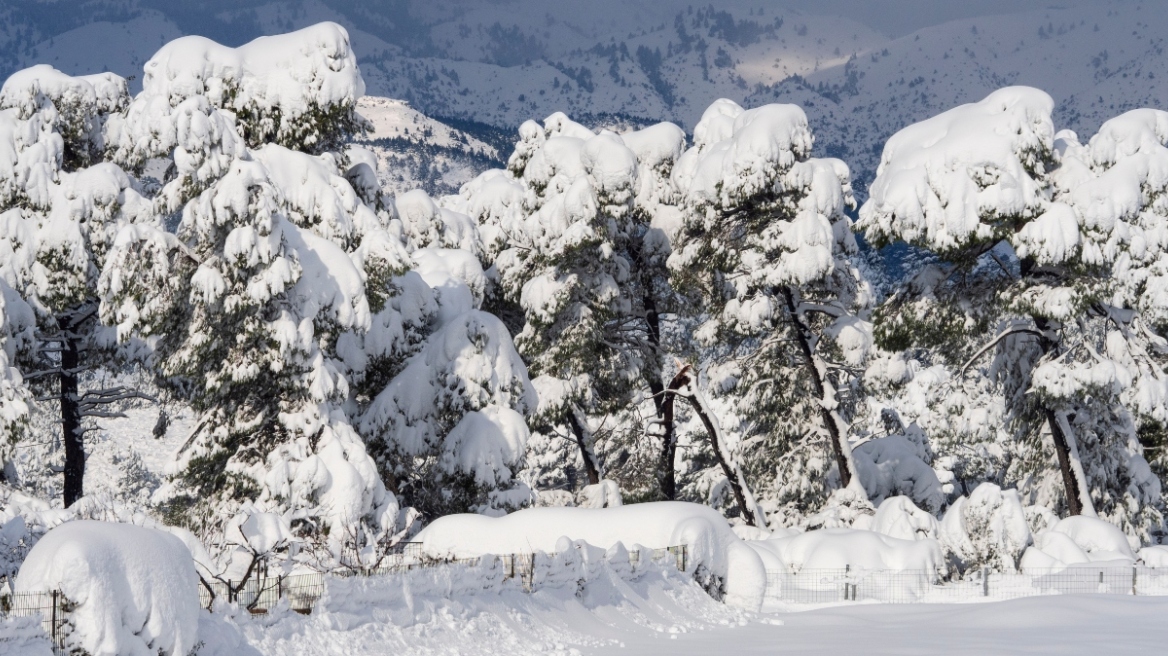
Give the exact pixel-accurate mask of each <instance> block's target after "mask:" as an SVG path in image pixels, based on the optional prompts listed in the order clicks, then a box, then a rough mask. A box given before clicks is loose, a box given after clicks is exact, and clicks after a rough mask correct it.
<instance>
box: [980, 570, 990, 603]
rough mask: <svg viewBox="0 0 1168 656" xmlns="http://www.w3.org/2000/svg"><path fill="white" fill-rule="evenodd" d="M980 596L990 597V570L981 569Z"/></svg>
mask: <svg viewBox="0 0 1168 656" xmlns="http://www.w3.org/2000/svg"><path fill="white" fill-rule="evenodd" d="M981 596H983V597H988V596H990V568H988V567H982V568H981Z"/></svg>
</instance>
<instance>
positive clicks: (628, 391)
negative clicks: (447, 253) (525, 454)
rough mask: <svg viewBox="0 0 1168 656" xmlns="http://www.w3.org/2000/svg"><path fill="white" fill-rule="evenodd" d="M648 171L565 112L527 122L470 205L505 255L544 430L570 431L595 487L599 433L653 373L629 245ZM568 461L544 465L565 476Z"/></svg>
mask: <svg viewBox="0 0 1168 656" xmlns="http://www.w3.org/2000/svg"><path fill="white" fill-rule="evenodd" d="M637 169H638V162H637V156H636V154H635V153H634V152H633V151H631V150H629V148H628V147H627V146H626V145H625V143H624V142H623V141H622V139H621V137H619V136H618V135H616V134H613V133H607V132H606V133H601V134H599V135H598V134H595V133H593V132H592V131H591V130H589V129H587V128H585V127H584V126H582V125H579V124H578V123H575V122H573V121H571V120H570V119H568V118H567V117H566V116H564V115H563V114H559V113H557V114H553V115H552V116H550V117H548V119H547V120H545V122H544V125H542V126H541V125H539V124H537V123H535V122H534V121H528V122H526V123H524V124H523V125H522V126H521V127H520V141H519V142H518V143H517V144H516V147H515V151H514V153H513V154H512V155H511V157H510V159H509V161H508V171H507V172H506V173H499V172H487V173H484V174H483V175H482V176H480V177H479V179H477V180H475V181H473V182H472V183H469V184H468V185H467V187H466V189H464V191H463V194H462V196H461V198H460V199H459V200H460V204H459V207H463V208H466V209H467V211H468V213H469V214H470V215H471V216H472V218H474V219H475V220H476V221H478V222H479V223H480V224H481V225H483V226H484V229H483V233H484V237H485V239H484V240H483V241H484V246H485V250H486V252H487V253H488V254H489V253H492V252H495V253H497V256H496V257H495V259H494V262H493V264H494V272H495V275H497V279H498V283H497V284H498V286H499V296H500V297H502V299H504V300H505V301H507V302H509V303H510V304H513V307H515V312H514V314H517V315H519V316H521V317H522V328H521V332H519V334H518V335H516V337H515V344H516V346H517V347H518V349H519V352H520V354H522V355H523V358H524V360H525V361H526V362H527V366H528V368H529V370H530V372H531V374H532V375H533V379H532V383H533V384H534V385H535V387H536V389H537V391H538V393H539V403H540V407H539V412H538V413H537V415H536V419H535V421H536V422H537V424H538V425H539V431H540V432H541V433H543V434H544V435H554V434H557V433H558V431H559V430H560V429H561V428H566V432H567V434H568V435H570V436H571V437H570V439H572V440H573V441H574V442H575V444H576V447H577V448H578V449H579V452H580V456H581V458H580V459H581V461H582V465H583V469H584V471H585V473H586V476H587V480H588V483H589V484H597V483H599V482H600V480H601V479H602V478H603V477H604V475H605V471H604V464H603V462H602V460H601V459H600V458H599V457H598V455H597V449H596V435H595V433H594V429H595V428H596V427H597V426H601V425H604V424H605V422H606V421H607V423H608V425H609V426H611V425H612V423H613V422H614V421H615V420H616V416H617V415H618V414H619V413H622V412H625V411H626V410H627V409H628V407H629V406H630V403H631V402H632V401H633V398H634V396H635V395H636V394H637V393H638V391H639V390H640V389H641V385H642V384H643V380H644V377H643V372H644V370H645V369H646V367H649V366H652V365H651V364H649V363H648V362H647V358H646V353H647V352H649V348H648V347H647V337H646V335H645V332H644V329H643V326H644V321H643V319H640V318H639V317H638V315H637V313H636V311H635V308H637V307H639V306H640V304H641V300H642V298H641V295H639V294H636V293H635V292H633V290H632V286H634V285H635V284H636V283H635V281H633V280H631V277H632V273H633V271H632V267H633V263H632V262H630V260H629V257H628V250H627V248H626V245H625V243H624V242H625V241H626V240H627V239H629V238H630V236H631V235H630V223H631V215H632V214H633V205H634V196H635V195H636V193H637V186H636V185H637V172H638V170H637ZM503 314H504V315H507V314H509V313H508V312H507V311H503ZM642 316H643V315H642ZM517 327H518V326H517ZM593 418H596V419H597V421H593ZM560 460H561V459H560V458H552V459H551V461H549V462H547V463H545V464H548V465H550V466H551V467H552V468H553V470H559V471H560V473H562V468H563V467H564V466H565V465H566V464H567V463H565V462H563V461H560ZM573 460H574V458H573ZM556 461H559V462H556ZM560 473H556V472H543V473H542V474H537V478H539V477H540V476H547V477H550V478H562V477H561V476H560ZM557 483H562V481H557ZM541 485H542V483H541Z"/></svg>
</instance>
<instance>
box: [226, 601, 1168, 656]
mask: <svg viewBox="0 0 1168 656" xmlns="http://www.w3.org/2000/svg"><path fill="white" fill-rule="evenodd" d="M643 594H644V596H639V595H638V596H633V597H629V598H628V599H626V600H625V601H624V602H623V603H620V604H607V603H600V604H594V603H590V602H589V601H588V600H579V599H576V598H575V597H564V596H557V595H556V594H546V595H544V594H542V593H537V594H536V595H534V596H525V595H523V594H521V593H511V594H509V595H505V596H500V597H492V598H490V599H485V600H478V601H471V602H462V603H458V602H449V603H446V604H441V605H423V604H420V605H419V606H417V607H415V608H413V609H406V608H397V609H374V608H366V609H363V610H361V611H360V612H354V613H344V614H341V613H336V614H329V615H321V616H316V617H301V616H299V615H295V614H291V613H289V614H286V615H283V616H281V617H279V618H278V619H274V620H254V619H250V618H242V619H240V620H236V621H238V622H239V624H238V626H240V627H242V633H243V637H245V639H246V642H247V643H248V644H250V645H251V646H253V647H255V648H256V649H258V651H259V652H260V653H262V654H265V655H270V656H276V655H281V656H282V655H284V654H287V655H289V656H291V655H304V656H323V655H332V654H336V655H337V656H341V655H345V656H356V655H359V654H395V655H398V654H401V655H404V654H463V653H476V654H580V655H588V654H595V655H597V656H601V655H605V656H608V655H611V656H622V655H642V654H645V655H648V654H670V655H672V656H680V655H684V654H804V655H806V654H832V655H835V656H838V655H840V654H864V655H866V656H880V655H884V654H888V655H890V656H891V655H895V656H902V655H905V654H941V653H944V654H1060V655H1062V656H1071V655H1076V654H1083V655H1092V656H1094V655H1096V654H1109V655H1117V654H1148V653H1154V652H1155V651H1156V650H1159V649H1163V645H1164V642H1165V640H1168V624H1166V623H1165V622H1164V617H1165V614H1166V613H1168V597H1123V596H1110V595H1062V596H1059V595H1053V596H1045V597H1033V598H1029V599H1018V600H1014V601H1003V602H994V603H986V604H964V605H948V604H946V605H934V604H907V605H890V604H864V603H859V604H855V603H849V604H845V605H839V606H833V607H829V608H820V609H816V610H803V611H773V612H767V613H760V614H751V613H742V612H737V611H734V610H733V609H730V608H727V607H726V606H723V605H721V604H719V603H717V602H715V601H713V600H712V599H709V598H708V597H705V595H704V593H702V592H701V591H700V590H697V589H696V588H695V587H693V586H689V585H681V584H673V585H669V586H649V587H648V588H647V589H645V590H644V593H643ZM411 612H412V613H413V614H414V615H415V616H416V617H417V618H418V619H417V620H416V621H415V622H413V623H410V624H408V625H406V626H403V625H402V624H401V623H400V620H398V619H396V618H398V617H401V616H402V615H403V614H409V613H411ZM223 653H230V652H226V651H225V652H223ZM234 653H248V651H247V650H242V649H241V650H239V651H236V652H234Z"/></svg>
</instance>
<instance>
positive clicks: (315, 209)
mask: <svg viewBox="0 0 1168 656" xmlns="http://www.w3.org/2000/svg"><path fill="white" fill-rule="evenodd" d="M261 46H262V47H263V48H265V49H267V48H269V47H271V48H272V50H271V51H269V52H267V54H266V55H265V57H261V58H256V57H253V56H251V53H252V51H253V50H255V49H256V48H260V47H261ZM329 62H332V64H330V63H329ZM257 63H266V64H265V66H263V67H259V68H257V67H256V64H257ZM334 64H335V65H334ZM146 72H147V73H146V78H145V80H144V83H143V92H142V94H140V95H139V96H138V97H137V98H135V99H134V101H133V102H132V103H131V105H130V107H129V109H128V111H127V112H126V114H125V115H124V116H122V117H120V118H119V121H117V122H116V124H115V125H114V127H113V128H111V133H112V134H114V135H115V137H116V138H117V139H118V141H117V150H116V154H117V156H118V157H121V158H123V160H124V161H126V162H127V165H137V166H138V167H139V170H141V168H140V167H141V166H142V165H143V164H144V163H145V162H146V161H147V160H148V159H149V158H152V157H158V156H171V157H172V162H171V166H170V168H169V170H168V173H167V176H166V177H167V179H166V180H164V181H163V183H164V184H163V186H162V187H161V189H160V190H159V191H158V194H157V197H156V199H155V202H156V205H157V206H158V207H159V210H160V213H161V212H169V211H174V210H178V209H181V218H180V219H179V220H178V222H177V228H176V231H175V232H173V233H172V232H169V231H167V230H166V229H165V227H164V225H162V224H160V223H159V222H156V223H152V224H144V225H136V226H132V227H130V228H128V229H127V230H125V231H123V232H122V233H120V234H119V236H118V241H117V244H116V248H115V250H114V252H113V253H112V254H111V257H110V260H109V262H108V263H107V266H106V267H105V270H104V271H103V275H102V292H103V304H102V312H103V317H104V318H105V319H106V320H107V321H108V322H109V323H111V324H112V325H115V326H116V327H117V330H118V334H119V337H120V338H122V339H127V338H129V337H132V336H134V337H140V338H144V339H148V340H150V341H151V343H152V345H153V347H154V354H153V357H154V360H153V362H154V366H155V368H156V370H157V372H158V373H159V375H160V377H161V378H162V382H163V384H164V385H165V387H166V388H167V389H168V390H169V391H170V392H171V393H173V394H175V395H177V396H178V397H180V398H183V399H185V400H186V401H187V402H189V403H190V404H191V405H192V406H193V407H194V409H195V410H196V411H197V412H198V413H199V422H198V425H197V426H196V428H195V429H194V431H193V432H192V434H191V435H190V437H189V438H188V440H187V442H186V443H185V444H184V446H183V448H182V449H181V452H180V455H179V462H178V464H177V470H178V474H177V475H176V476H175V477H174V478H173V479H172V480H171V481H169V482H168V484H167V486H166V487H165V489H164V492H165V495H164V496H165V497H166V500H167V504H168V508H169V509H170V510H171V511H172V512H173V513H174V518H175V519H176V520H184V521H187V522H190V523H192V524H194V525H196V527H197V528H200V529H204V530H219V529H221V528H222V527H223V526H225V525H226V522H227V521H228V520H229V519H230V517H231V514H232V513H233V512H234V511H235V510H236V509H239V508H241V507H242V506H241V504H243V503H245V502H252V501H254V502H256V503H258V504H259V505H260V506H263V507H267V508H271V509H274V510H277V511H279V512H281V513H285V514H286V516H287V518H289V519H291V520H293V522H294V525H295V526H296V527H297V529H298V530H300V531H301V532H302V533H305V534H313V533H322V532H328V531H329V530H330V528H336V529H338V532H337V533H336V534H334V535H339V534H340V529H342V528H345V527H351V526H353V525H355V524H358V523H368V524H369V525H371V526H372V527H374V528H375V529H376V528H377V527H380V529H381V530H389V529H391V528H392V527H393V525H394V524H395V522H396V521H397V511H398V508H397V501H396V499H395V498H394V497H393V496H392V495H388V494H387V493H386V491H385V488H384V485H383V484H382V481H381V479H380V477H379V475H378V472H377V468H376V465H375V464H374V462H373V461H372V460H371V459H370V458H369V456H368V454H367V452H366V450H365V447H364V444H363V443H362V441H361V439H360V437H359V436H358V435H357V433H356V431H355V430H354V429H353V428H352V426H351V425H350V421H349V415H348V411H347V410H346V407H347V404H348V403H349V402H350V398H351V395H352V390H351V388H350V383H349V378H348V376H347V374H352V372H353V371H364V369H365V368H366V367H367V366H368V364H369V362H370V361H371V360H374V361H375V360H376V356H377V350H376V349H370V350H371V351H373V352H374V357H373V358H369V357H365V356H364V354H363V353H362V352H361V348H360V347H361V342H362V340H363V339H364V338H365V337H366V335H367V334H368V333H369V332H370V330H371V328H373V327H374V324H373V322H374V319H373V317H374V310H373V308H371V305H370V299H372V300H373V302H374V304H375V305H376V313H377V314H380V313H381V312H382V311H384V309H385V307H386V306H387V305H389V304H388V303H387V297H388V296H390V295H392V290H391V289H390V288H389V285H388V283H389V281H390V280H392V278H393V276H394V275H396V274H398V273H400V272H402V271H404V269H405V268H406V260H405V257H406V256H405V253H404V250H403V249H402V248H401V245H400V241H398V240H395V238H394V237H393V235H390V234H389V233H388V232H387V228H386V223H387V218H386V217H380V216H378V214H377V212H376V211H375V210H374V209H372V208H369V207H368V206H366V205H365V204H364V200H363V198H361V196H360V195H359V194H358V193H357V191H356V190H355V189H354V188H353V187H352V186H351V184H350V183H349V181H348V179H349V176H350V175H353V176H356V177H359V176H360V175H361V172H360V171H354V170H353V169H354V168H356V167H357V166H358V163H355V162H349V161H347V157H346V156H345V155H344V154H340V153H329V152H324V153H322V154H320V155H319V156H317V155H312V154H307V153H302V152H296V151H292V150H289V149H287V148H285V147H283V146H280V145H276V144H268V145H261V144H262V142H263V140H264V139H267V138H272V139H278V140H281V141H284V142H285V143H287V144H289V145H294V146H297V147H301V148H304V149H305V150H309V151H312V152H318V151H320V150H322V149H323V148H324V147H325V146H328V145H330V144H334V143H335V142H336V140H337V139H339V138H340V137H339V136H338V135H344V134H347V131H348V130H349V129H350V127H351V125H352V122H353V120H355V119H354V118H353V116H355V115H352V116H351V115H350V112H349V109H351V108H352V107H354V106H355V103H356V100H357V97H359V95H360V93H361V92H362V91H363V88H364V86H363V83H362V82H361V80H360V76H359V74H358V72H357V70H356V65H355V60H354V59H353V55H352V53H351V51H349V49H348V39H347V35H346V34H345V33H344V31H343V30H342V29H341V28H340V27H339V26H336V25H332V24H322V25H320V26H316V27H314V28H309V29H308V30H302V31H301V32H298V33H293V34H291V35H285V36H283V37H278V38H272V39H264V40H262V41H258V42H255V43H253V44H249V45H247V46H244V47H242V48H240V49H236V50H231V49H227V48H223V47H222V46H218V45H217V44H213V43H209V42H207V41H206V40H201V39H192V38H187V39H180V40H178V41H176V42H173V43H171V44H169V45H168V46H167V47H165V48H163V50H162V51H160V53H159V54H158V55H156V56H155V58H153V59H152V60H151V61H150V62H149V63H148V64H147V66H146ZM302 75H309V76H310V77H313V79H314V80H315V81H314V82H311V83H306V84H299V83H297V84H296V85H294V86H293V87H291V88H294V90H295V93H292V94H282V95H275V96H270V94H271V93H272V92H273V91H274V90H275V89H277V88H278V86H279V85H281V84H285V83H286V82H287V80H285V78H286V77H288V76H291V77H292V78H293V80H298V79H299V78H298V77H297V76H302ZM302 81H304V80H302ZM220 108H231V109H233V110H234V111H233V113H227V112H225V111H223V110H222V109H220ZM234 112H238V114H236V113H234ZM248 121H255V122H256V123H254V124H252V125H250V127H249V124H248ZM269 124H271V125H274V127H271V125H269ZM264 125H269V127H264ZM241 130H242V132H243V134H241ZM249 145H250V146H255V149H254V150H252V149H250V148H249V147H248V146H249ZM366 191H367V190H366ZM367 281H370V282H372V283H375V284H384V285H385V286H384V287H383V288H381V289H379V290H378V291H377V293H372V294H369V295H367V294H366V282H367ZM384 323H385V322H384V321H383V322H382V323H381V324H378V325H379V326H383V325H384ZM389 348H392V347H389Z"/></svg>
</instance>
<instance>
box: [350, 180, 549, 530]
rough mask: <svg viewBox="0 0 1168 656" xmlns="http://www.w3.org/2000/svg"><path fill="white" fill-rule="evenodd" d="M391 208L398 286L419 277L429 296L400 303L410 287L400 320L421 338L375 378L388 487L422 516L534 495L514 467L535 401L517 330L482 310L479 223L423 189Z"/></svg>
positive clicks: (371, 433)
mask: <svg viewBox="0 0 1168 656" xmlns="http://www.w3.org/2000/svg"><path fill="white" fill-rule="evenodd" d="M392 207H393V209H394V211H395V212H396V215H397V217H398V218H397V219H395V222H396V221H400V230H401V241H402V247H403V248H405V249H407V250H409V251H411V253H410V255H409V256H408V257H409V260H410V261H411V262H412V266H413V270H412V271H410V272H409V273H408V274H406V275H405V276H401V277H400V278H398V281H397V282H395V284H397V285H400V286H402V287H403V288H404V287H405V286H407V285H409V283H407V282H406V281H407V280H415V281H419V282H420V283H421V284H420V289H421V290H424V292H425V294H426V295H425V296H424V299H425V300H426V301H428V302H427V303H425V304H418V303H415V305H416V307H415V308H414V311H413V313H411V312H408V311H406V310H407V308H406V307H405V305H403V303H412V302H413V300H412V298H413V294H411V293H402V294H399V295H398V296H397V297H396V298H395V299H394V302H395V303H397V304H398V305H397V307H398V308H399V317H400V318H399V323H400V324H401V325H410V326H415V327H416V328H415V329H414V330H413V331H412V333H411V334H412V335H413V337H412V338H410V339H407V340H405V341H406V342H407V343H409V344H412V345H415V346H416V348H415V349H413V350H408V351H407V350H406V349H399V350H398V351H397V353H398V355H399V358H398V360H397V362H398V366H397V367H396V368H394V370H393V371H392V372H385V373H391V375H390V376H389V377H385V376H379V380H384V381H385V382H384V383H383V384H380V385H379V386H377V387H369V388H368V393H369V394H370V395H371V398H370V399H365V400H362V402H361V404H360V407H361V413H362V414H361V421H360V424H359V428H360V430H361V433H362V435H364V436H365V439H366V442H367V444H368V445H369V448H370V451H371V453H372V454H373V456H374V458H375V459H376V461H377V462H378V464H379V466H380V467H381V472H382V476H383V478H384V479H385V480H386V481H387V483H388V484H389V486H390V489H391V490H393V491H394V492H395V493H398V494H401V495H402V498H403V499H404V500H406V501H407V502H408V503H409V504H410V505H411V506H412V507H414V508H416V509H417V510H419V511H420V512H421V513H422V514H423V516H425V517H430V518H433V517H437V516H440V515H444V514H449V513H454V512H487V513H494V512H500V511H505V510H508V509H514V508H518V507H520V506H523V505H526V504H527V503H528V502H529V501H530V500H531V495H532V493H531V490H530V488H528V487H527V486H526V485H524V484H523V483H521V482H520V481H519V480H518V479H517V478H516V473H517V471H518V469H519V467H520V466H521V465H522V464H523V462H524V456H525V455H526V445H527V441H528V440H527V438H528V430H527V424H526V416H527V415H529V414H531V413H533V412H534V411H535V409H536V406H537V403H538V401H537V399H536V397H535V392H534V389H533V388H532V386H531V383H530V381H529V380H528V376H527V368H526V367H525V366H524V364H523V361H522V360H521V359H520V357H519V355H518V353H516V351H515V345H514V343H513V341H512V339H511V334H510V333H509V332H508V331H507V328H506V327H505V326H504V325H503V323H502V322H501V321H500V320H499V319H498V318H496V317H494V316H493V315H491V314H489V313H487V312H483V311H481V310H480V308H481V306H482V303H483V300H484V297H485V293H486V288H487V278H486V275H485V274H484V272H483V270H482V266H481V263H480V259H479V257H480V255H481V238H480V235H479V231H478V228H477V226H475V224H474V222H473V221H472V220H471V219H470V218H469V217H467V216H466V215H464V214H461V213H459V212H455V211H453V210H451V209H447V208H440V207H439V206H438V205H437V204H436V203H435V202H434V201H433V200H432V199H431V198H430V197H429V196H428V195H427V194H426V193H425V192H423V191H421V190H415V191H411V192H408V193H405V194H400V195H398V196H397V197H396V198H395V199H394V200H393V202H392ZM404 334H405V333H403V335H404ZM367 341H368V340H367Z"/></svg>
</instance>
